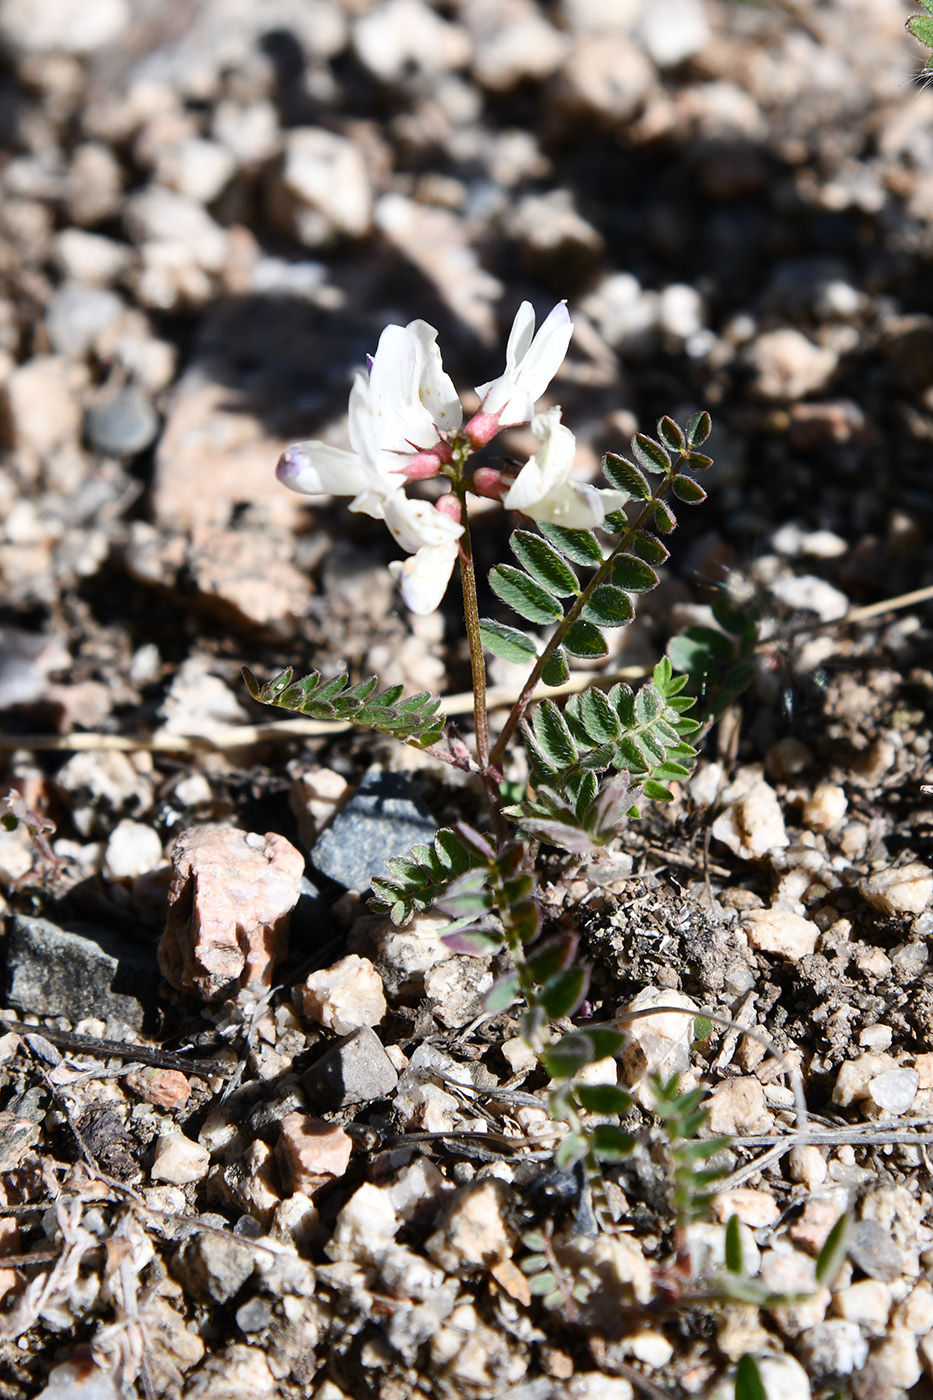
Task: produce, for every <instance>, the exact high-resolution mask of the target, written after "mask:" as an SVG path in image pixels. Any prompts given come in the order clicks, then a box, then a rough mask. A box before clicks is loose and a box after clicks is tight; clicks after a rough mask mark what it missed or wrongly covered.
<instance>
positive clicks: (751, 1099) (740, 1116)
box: [707, 1074, 773, 1137]
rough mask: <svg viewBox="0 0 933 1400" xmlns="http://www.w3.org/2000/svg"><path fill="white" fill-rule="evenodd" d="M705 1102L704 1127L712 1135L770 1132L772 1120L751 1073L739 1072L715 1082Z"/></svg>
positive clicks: (763, 1094)
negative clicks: (707, 1110) (729, 1077)
mask: <svg viewBox="0 0 933 1400" xmlns="http://www.w3.org/2000/svg"><path fill="white" fill-rule="evenodd" d="M707 1102H708V1107H709V1118H708V1120H707V1128H708V1130H709V1132H710V1133H712V1134H713V1135H714V1136H716V1137H719V1136H721V1135H724V1136H728V1137H735V1136H741V1134H743V1133H767V1132H770V1131H771V1127H772V1123H773V1119H772V1116H771V1113H770V1112H769V1110H768V1106H767V1103H766V1101H765V1091H764V1088H763V1087H762V1084H761V1082H760V1081H759V1080H758V1079H756V1078H755V1076H754V1075H751V1074H745V1075H740V1076H738V1077H737V1078H735V1079H727V1080H725V1081H724V1082H723V1083H722V1084H717V1085H716V1087H715V1089H714V1090H713V1092H712V1093H711V1094H710V1096H709V1099H708V1101H707Z"/></svg>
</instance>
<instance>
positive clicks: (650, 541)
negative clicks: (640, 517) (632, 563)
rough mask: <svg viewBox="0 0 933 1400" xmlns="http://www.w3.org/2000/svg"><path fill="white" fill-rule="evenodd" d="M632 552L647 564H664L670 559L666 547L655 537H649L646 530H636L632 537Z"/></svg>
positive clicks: (669, 553)
mask: <svg viewBox="0 0 933 1400" xmlns="http://www.w3.org/2000/svg"><path fill="white" fill-rule="evenodd" d="M632 550H633V552H634V553H635V554H637V555H638V557H639V559H644V560H645V561H646V563H648V564H664V563H666V562H667V560H668V559H670V557H671V552H670V550H669V549H668V548H667V546H666V545H664V544H662V543H661V541H660V540H659V539H658V537H657V535H649V534H648V532H647V530H638V531H636V533H635V534H634V535H633V536H632Z"/></svg>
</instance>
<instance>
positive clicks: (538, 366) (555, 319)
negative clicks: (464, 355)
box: [476, 301, 573, 428]
mask: <svg viewBox="0 0 933 1400" xmlns="http://www.w3.org/2000/svg"><path fill="white" fill-rule="evenodd" d="M534 332H535V313H534V308H533V307H532V305H531V303H530V302H528V301H523V302H522V304H521V306H520V307H519V308H518V312H517V313H516V316H515V320H514V321H513V322H512V330H511V332H510V334H509V343H508V345H507V346H506V350H505V373H504V374H502V375H500V376H499V378H498V379H491V380H490V381H489V383H488V384H480V385H478V386H477V389H476V392H477V393H478V394H479V396H480V398H481V399H482V401H483V402H482V408H481V410H480V411H481V412H482V413H488V414H498V416H499V427H500V428H511V427H514V426H515V424H517V423H528V422H530V421H531V418H532V415H533V414H534V411H535V403H536V402H537V400H538V399H539V398H540V397H541V395H542V394H543V393H544V391H545V389H546V388H547V386H548V385H549V384H550V382H551V380H552V379H553V378H554V376H555V374H556V373H557V371H558V370H559V369H560V367H561V364H562V363H563V359H564V356H565V355H566V353H567V347H568V345H569V344H570V337H571V336H572V335H573V322H572V321H571V319H570V313H569V311H568V310H567V303H566V302H564V301H559V302H558V303H557V305H556V306H555V307H554V308H553V310H552V311H551V312H550V313H549V315H548V316H547V318H546V319H545V321H544V322H543V323H542V325H541V329H540V330H539V331H538V334H537V335H535V333H534Z"/></svg>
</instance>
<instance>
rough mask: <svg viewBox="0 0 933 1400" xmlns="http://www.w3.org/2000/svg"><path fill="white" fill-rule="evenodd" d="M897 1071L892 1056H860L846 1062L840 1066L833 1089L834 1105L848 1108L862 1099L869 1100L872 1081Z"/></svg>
mask: <svg viewBox="0 0 933 1400" xmlns="http://www.w3.org/2000/svg"><path fill="white" fill-rule="evenodd" d="M896 1069H897V1062H896V1061H895V1060H894V1059H893V1058H892V1056H890V1055H885V1054H871V1053H869V1054H867V1055H858V1056H857V1057H856V1058H855V1059H854V1060H846V1061H845V1062H844V1063H843V1064H841V1065H840V1066H839V1073H838V1074H837V1075H836V1083H835V1085H834V1087H833V1103H834V1104H838V1105H839V1107H840V1108H848V1107H849V1106H850V1104H853V1103H856V1102H858V1100H860V1099H867V1098H868V1086H869V1084H870V1082H871V1081H872V1079H875V1078H877V1077H878V1076H879V1075H882V1074H886V1073H888V1071H890V1070H896Z"/></svg>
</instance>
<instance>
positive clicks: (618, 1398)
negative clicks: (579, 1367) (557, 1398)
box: [561, 1371, 635, 1400]
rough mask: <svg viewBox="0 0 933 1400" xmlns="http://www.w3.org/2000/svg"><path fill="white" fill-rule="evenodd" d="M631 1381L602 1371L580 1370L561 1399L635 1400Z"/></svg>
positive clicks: (569, 1382) (568, 1383)
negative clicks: (607, 1374)
mask: <svg viewBox="0 0 933 1400" xmlns="http://www.w3.org/2000/svg"><path fill="white" fill-rule="evenodd" d="M634 1395H635V1392H634V1390H633V1389H632V1383H631V1381H627V1380H626V1379H625V1377H624V1376H606V1375H604V1374H603V1373H602V1371H578V1372H577V1374H576V1375H575V1376H574V1377H573V1378H572V1379H571V1380H569V1381H568V1382H567V1384H566V1386H565V1387H564V1390H563V1392H562V1397H561V1400H564V1398H566V1400H634Z"/></svg>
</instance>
